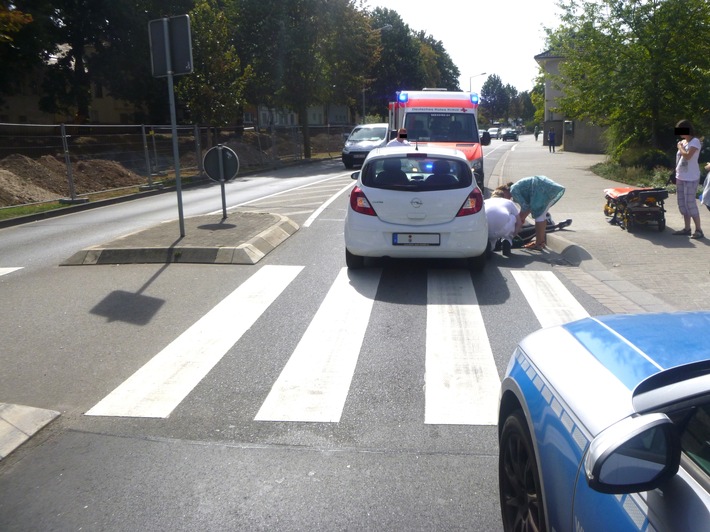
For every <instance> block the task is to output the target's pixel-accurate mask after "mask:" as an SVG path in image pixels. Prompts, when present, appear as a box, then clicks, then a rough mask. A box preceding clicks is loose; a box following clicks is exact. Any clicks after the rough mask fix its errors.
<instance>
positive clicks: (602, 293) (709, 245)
mask: <svg viewBox="0 0 710 532" xmlns="http://www.w3.org/2000/svg"><path fill="white" fill-rule="evenodd" d="M493 146H495V144H494V145H493ZM603 160H604V156H603V155H590V154H581V153H572V152H564V151H559V150H558V151H557V152H556V153H549V151H548V149H547V148H546V147H543V146H542V143H541V142H537V143H536V142H535V140H534V138H533V137H531V136H524V137H521V142H520V143H519V144H517V145H516V146H515V149H514V150H512V151H510V152H508V153H507V154H506V155H504V156H503V157H502V158H501V160H500V161H499V163H498V164H497V165H496V168H495V169H494V170H493V172H492V174H491V177H490V179H489V182H488V186H489V187H490V188H491V189H493V188H495V187H496V186H498V184H502V183H505V182H508V181H517V180H518V179H520V178H522V177H526V176H529V175H545V176H547V177H549V178H550V179H553V180H554V181H557V182H558V183H560V184H562V185H564V186H565V187H566V189H567V190H566V192H565V195H564V196H563V197H562V199H561V200H560V201H559V202H558V203H557V204H556V205H555V206H554V207H553V208H552V211H551V214H552V217H553V219H555V220H564V219H565V218H572V219H573V223H572V225H571V226H570V227H569V228H567V229H565V230H563V231H560V232H555V233H552V234H549V235H548V246H549V248H550V250H551V251H554V252H555V253H559V254H561V255H562V256H563V257H564V258H565V259H566V260H567V261H568V262H569V263H572V264H574V265H579V268H576V269H571V268H565V269H564V272H563V273H564V274H565V275H566V276H567V277H568V278H569V279H570V280H572V281H573V282H574V283H575V284H577V285H578V286H581V287H582V288H584V289H585V291H587V292H588V293H590V294H592V295H594V296H595V297H596V298H597V299H598V300H600V301H601V302H602V303H603V304H605V305H606V306H607V307H608V308H609V309H610V310H611V311H613V312H654V311H664V310H704V309H707V308H708V307H709V306H710V304H709V303H708V294H710V254H709V251H710V239H708V238H706V239H703V240H692V239H690V238H688V237H681V236H674V235H673V234H672V233H673V231H674V230H676V229H682V228H683V217H682V216H681V214H680V213H679V212H678V206H677V203H676V196H675V194H671V195H670V196H669V198H668V199H667V200H666V202H665V208H666V225H667V227H666V230H665V231H663V232H659V231H658V230H657V228H656V227H655V226H653V225H649V227H640V228H639V229H638V230H637V231H635V232H633V233H628V232H626V231H624V230H623V229H621V228H620V227H618V226H615V225H610V224H609V223H608V218H607V217H606V216H605V215H604V212H603V208H604V204H605V203H606V201H605V199H604V189H606V188H613V187H618V186H628V185H625V184H623V183H617V182H614V181H609V180H607V179H603V178H601V177H598V176H597V175H595V174H593V173H592V172H591V171H590V170H589V168H590V167H591V166H593V165H594V164H596V163H598V162H602V161H603ZM700 218H701V222H702V227H703V228H704V229H705V231H706V232H707V231H708V230H709V229H710V211H708V210H707V209H706V208H704V207H701V210H700ZM545 255H547V256H548V257H550V255H551V254H545ZM548 260H550V259H549V258H548ZM573 270H577V271H573Z"/></svg>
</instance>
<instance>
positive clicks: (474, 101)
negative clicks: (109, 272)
mask: <svg viewBox="0 0 710 532" xmlns="http://www.w3.org/2000/svg"><path fill="white" fill-rule="evenodd" d="M471 103H472V104H474V105H478V94H476V93H475V92H472V93H471Z"/></svg>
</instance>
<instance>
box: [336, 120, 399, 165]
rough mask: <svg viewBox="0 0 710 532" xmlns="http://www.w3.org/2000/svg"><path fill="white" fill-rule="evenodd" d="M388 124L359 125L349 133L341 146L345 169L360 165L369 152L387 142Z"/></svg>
mask: <svg viewBox="0 0 710 532" xmlns="http://www.w3.org/2000/svg"><path fill="white" fill-rule="evenodd" d="M388 131H389V125H388V124H360V125H359V126H355V129H353V130H352V131H351V132H350V135H349V136H348V139H347V140H346V141H345V146H343V153H342V157H343V164H344V165H345V168H352V167H353V166H355V165H358V166H359V165H361V164H362V163H363V161H364V160H365V157H367V154H368V153H370V150H373V149H375V148H381V147H383V146H385V145H386V144H387V142H388V141H389V135H388Z"/></svg>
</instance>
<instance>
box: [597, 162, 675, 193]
mask: <svg viewBox="0 0 710 532" xmlns="http://www.w3.org/2000/svg"><path fill="white" fill-rule="evenodd" d="M591 170H592V172H594V173H595V174H597V175H598V176H600V177H603V178H605V179H611V180H612V181H618V182H619V183H624V184H626V185H629V186H632V187H664V188H668V189H669V191H673V192H675V185H672V184H670V183H668V176H669V175H670V173H671V170H670V168H664V167H662V166H658V167H656V168H654V169H653V170H647V169H645V168H641V167H638V166H631V167H626V166H621V165H620V164H618V163H614V162H610V161H605V162H603V163H599V164H595V165H594V166H592V168H591Z"/></svg>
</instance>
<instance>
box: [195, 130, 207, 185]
mask: <svg viewBox="0 0 710 532" xmlns="http://www.w3.org/2000/svg"><path fill="white" fill-rule="evenodd" d="M195 155H197V172H198V174H199V175H200V177H205V168H204V165H203V164H202V138H201V137H200V126H198V125H197V124H195Z"/></svg>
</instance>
